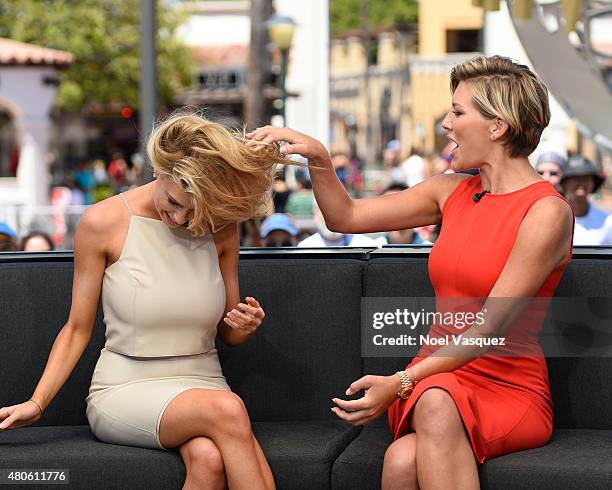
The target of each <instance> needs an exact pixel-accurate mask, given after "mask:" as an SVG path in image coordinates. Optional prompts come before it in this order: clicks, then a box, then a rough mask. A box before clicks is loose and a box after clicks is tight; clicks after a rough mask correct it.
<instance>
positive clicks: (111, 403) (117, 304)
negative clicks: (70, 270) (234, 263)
mask: <svg viewBox="0 0 612 490" xmlns="http://www.w3.org/2000/svg"><path fill="white" fill-rule="evenodd" d="M121 197H122V198H123V200H124V201H125V204H126V206H127V208H128V211H129V212H130V224H129V228H128V233H127V238H126V240H125V244H124V245H123V250H122V251H121V255H120V257H119V260H117V262H115V263H114V264H112V265H111V266H110V267H108V268H107V269H106V271H105V272H104V278H103V282H102V307H103V311H104V323H105V325H106V343H105V345H104V348H103V349H102V351H101V352H100V358H99V360H98V362H97V364H96V367H95V370H94V373H93V377H92V381H91V386H90V389H89V395H88V397H87V400H86V401H87V419H88V420H89V424H90V426H91V429H92V431H93V433H94V434H95V436H96V437H97V438H98V439H100V440H101V441H104V442H108V443H113V444H122V445H128V446H139V447H149V448H157V449H165V448H164V447H163V446H162V445H161V443H160V441H159V423H160V420H161V418H162V415H163V413H164V410H165V409H166V407H167V406H168V404H169V403H170V402H171V401H172V399H173V398H174V397H176V396H177V395H179V394H180V393H182V392H183V391H185V390H189V389H192V388H204V389H211V390H229V387H228V385H227V383H226V381H225V378H224V376H223V373H222V372H221V366H220V364H219V359H218V357H217V351H216V349H215V336H216V333H217V324H218V322H219V320H220V319H221V317H222V316H223V311H224V308H225V286H224V283H223V277H222V276H221V271H220V270H219V261H218V257H217V250H216V248H215V243H214V240H213V239H212V236H211V234H210V233H208V234H206V235H205V236H203V237H194V236H193V235H191V233H190V232H189V231H187V229H186V228H179V229H170V228H169V227H167V226H166V225H165V224H164V223H163V222H162V221H159V220H156V219H152V218H146V217H144V216H137V215H134V214H133V213H132V211H131V209H130V207H129V204H128V202H127V200H126V199H125V196H124V195H123V194H121Z"/></svg>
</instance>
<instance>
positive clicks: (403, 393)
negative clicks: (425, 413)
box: [400, 386, 412, 400]
mask: <svg viewBox="0 0 612 490" xmlns="http://www.w3.org/2000/svg"><path fill="white" fill-rule="evenodd" d="M410 393H412V386H409V387H408V388H404V389H403V390H402V391H400V398H401V399H402V400H406V399H407V398H408V397H409V396H410Z"/></svg>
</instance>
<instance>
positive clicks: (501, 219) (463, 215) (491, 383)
mask: <svg viewBox="0 0 612 490" xmlns="http://www.w3.org/2000/svg"><path fill="white" fill-rule="evenodd" d="M482 190H483V188H482V185H481V182H480V176H479V175H475V176H473V177H470V178H467V179H465V180H464V181H463V182H461V183H460V184H459V185H458V186H457V188H456V189H455V190H454V191H453V193H452V194H451V195H450V196H449V197H448V199H447V201H446V203H445V205H444V209H443V210H442V231H441V233H440V236H439V238H438V240H437V241H436V243H435V245H434V246H433V248H432V250H431V254H430V256H429V276H430V279H431V283H432V285H433V288H434V291H435V294H436V308H437V311H440V303H439V300H441V298H485V299H486V297H487V296H488V295H489V293H490V291H491V289H492V288H493V285H494V284H495V282H496V281H497V278H498V277H499V275H500V273H501V271H502V269H503V267H504V265H505V264H506V261H507V259H508V256H509V255H510V252H511V250H512V247H513V245H514V242H515V239H516V235H517V232H518V229H519V226H520V224H521V222H522V221H523V218H524V217H525V215H526V214H527V212H528V211H529V209H530V208H531V206H532V205H533V204H534V203H535V202H536V201H537V200H539V199H541V198H543V197H546V196H556V197H559V198H561V199H563V197H561V195H560V194H559V193H558V192H557V191H556V190H555V189H554V187H553V186H552V185H550V184H549V183H548V182H545V181H541V182H536V183H534V184H531V185H529V186H527V187H524V188H522V189H519V190H518V191H515V192H510V193H508V194H486V195H484V196H483V197H482V199H481V200H480V202H474V201H473V199H472V196H473V195H474V193H476V192H481V191H482ZM568 262H569V260H568ZM566 266H567V263H565V264H564V265H563V266H561V267H559V268H557V269H556V270H554V271H553V272H552V273H551V274H550V275H549V276H548V278H547V279H546V280H545V281H544V283H543V284H542V287H541V288H540V290H539V291H538V292H537V293H536V295H535V296H536V297H544V298H546V297H551V296H552V295H553V293H554V291H555V289H556V287H557V284H558V283H559V280H560V278H561V275H562V273H563V271H564V269H565V267H566ZM545 314H546V311H545V309H542V308H540V309H539V310H538V309H537V308H536V309H529V308H527V309H526V310H525V312H524V313H523V314H522V315H521V316H519V317H518V319H517V320H516V321H515V322H514V323H513V326H512V327H511V329H513V336H514V335H516V337H515V338H516V339H518V341H519V342H521V346H520V349H521V351H520V356H516V355H509V354H507V353H506V355H503V354H504V352H503V350H504V349H511V348H512V346H508V347H501V346H497V347H494V348H492V349H491V350H490V351H489V352H487V354H486V355H484V356H482V357H479V358H477V359H474V360H473V361H471V362H469V363H467V364H465V365H463V366H462V367H460V368H459V369H456V370H454V371H452V372H446V373H438V374H434V375H432V376H429V377H427V378H425V379H423V380H422V381H420V382H419V383H418V384H417V386H416V388H415V390H414V391H413V393H412V394H411V395H410V397H409V398H408V400H399V399H398V400H396V401H395V402H394V403H393V404H392V405H391V406H390V407H389V411H388V417H389V425H390V427H391V430H392V432H393V435H394V439H397V438H399V437H401V436H403V435H405V434H407V433H409V432H411V429H410V428H409V426H408V425H409V415H410V411H411V410H412V408H413V407H414V405H415V403H416V402H417V400H418V398H419V397H420V396H421V394H423V392H424V391H425V390H427V389H428V388H442V389H444V390H446V391H447V392H448V393H449V394H450V395H451V396H452V397H453V400H454V401H455V404H456V405H457V409H458V410H459V413H460V415H461V418H462V419H463V423H464V425H465V427H466V429H467V433H468V436H469V439H470V443H471V445H472V449H473V451H474V456H475V457H476V461H477V462H478V463H483V462H484V461H485V460H487V459H490V458H493V457H496V456H501V455H503V454H507V453H511V452H514V451H519V450H523V449H528V448H533V447H538V446H541V445H543V444H545V443H546V442H547V441H548V440H549V438H550V436H551V434H552V405H553V404H552V400H551V397H550V389H549V384H548V371H547V368H546V361H545V359H544V356H543V352H542V349H541V347H540V345H539V344H538V333H539V331H540V329H541V326H542V322H543V320H544V316H545ZM514 326H516V329H518V330H519V331H518V332H517V331H516V329H515V328H514ZM521 329H522V330H521ZM451 330H454V331H452V332H451ZM446 334H455V335H456V334H457V330H456V329H454V327H452V326H450V327H448V326H443V325H437V324H434V325H432V326H431V327H430V330H429V333H428V335H429V336H443V335H446ZM509 342H510V343H512V341H511V339H510V340H509ZM438 348H439V347H435V348H432V347H430V346H427V345H423V347H422V348H421V349H420V351H419V353H418V354H417V356H416V357H415V358H414V359H413V360H412V362H411V363H410V364H409V366H411V365H415V364H417V363H418V362H419V361H421V360H422V359H424V358H425V357H427V356H428V355H429V354H430V353H431V352H432V351H433V350H436V349H438ZM496 353H497V355H496Z"/></svg>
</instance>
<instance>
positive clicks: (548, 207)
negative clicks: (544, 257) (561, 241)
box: [524, 196, 574, 235]
mask: <svg viewBox="0 0 612 490" xmlns="http://www.w3.org/2000/svg"><path fill="white" fill-rule="evenodd" d="M524 221H525V223H526V224H527V226H529V227H531V228H533V229H534V230H535V229H539V230H541V231H540V233H544V234H553V235H558V234H561V235H564V234H566V233H567V232H568V231H569V232H571V230H572V225H573V223H574V214H573V213H572V209H571V208H570V205H569V204H568V203H567V202H565V201H564V200H563V199H560V198H559V197H557V196H546V197H543V198H542V199H538V200H537V201H536V202H535V203H534V204H533V206H531V208H530V209H529V211H528V212H527V215H526V216H525V220H524Z"/></svg>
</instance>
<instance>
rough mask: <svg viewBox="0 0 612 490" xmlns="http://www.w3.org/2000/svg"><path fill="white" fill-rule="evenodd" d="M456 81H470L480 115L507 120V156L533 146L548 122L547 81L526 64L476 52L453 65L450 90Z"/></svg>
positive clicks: (529, 150) (525, 152) (524, 152)
mask: <svg viewBox="0 0 612 490" xmlns="http://www.w3.org/2000/svg"><path fill="white" fill-rule="evenodd" d="M459 82H466V83H467V84H469V86H470V87H471V89H472V98H473V101H474V105H475V106H476V109H477V110H478V112H480V114H482V116H483V117H485V118H487V119H494V118H500V119H502V120H504V121H505V122H506V123H507V124H508V126H509V128H508V129H509V130H508V132H507V133H506V135H505V136H504V139H503V140H502V142H503V144H504V146H505V148H506V150H507V152H508V154H509V155H510V157H526V156H528V155H530V154H531V153H532V152H533V150H535V149H536V147H537V146H538V143H539V142H540V136H541V135H542V131H544V128H545V127H546V126H548V123H549V122H550V108H549V105H548V89H547V88H546V85H544V83H543V82H542V80H540V79H539V78H538V77H537V75H535V74H534V73H533V72H532V71H531V70H530V69H529V67H527V66H525V65H520V64H518V63H515V62H514V61H512V60H511V59H510V58H506V57H503V56H491V57H485V56H479V57H477V58H474V59H472V60H470V61H466V62H464V63H460V64H458V65H456V66H455V67H453V69H452V71H451V92H452V93H454V92H455V90H456V89H457V86H458V85H459Z"/></svg>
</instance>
